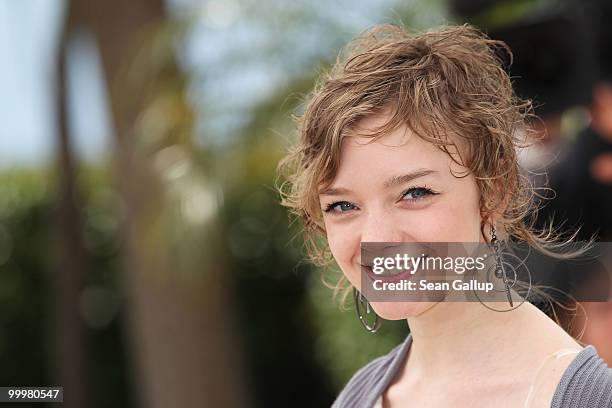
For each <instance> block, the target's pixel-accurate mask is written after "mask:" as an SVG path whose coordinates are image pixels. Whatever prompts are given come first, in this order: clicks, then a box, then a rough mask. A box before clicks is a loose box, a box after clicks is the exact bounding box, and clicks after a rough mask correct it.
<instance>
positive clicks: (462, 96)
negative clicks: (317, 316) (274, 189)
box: [278, 24, 554, 290]
mask: <svg viewBox="0 0 612 408" xmlns="http://www.w3.org/2000/svg"><path fill="white" fill-rule="evenodd" d="M504 58H507V59H506V61H507V62H509V63H511V61H512V53H511V52H510V50H509V48H508V47H507V46H506V45H505V44H504V43H503V42H501V41H495V40H492V39H490V38H488V37H487V36H486V35H485V34H483V33H482V32H481V31H479V30H478V29H477V28H475V27H472V26H470V25H467V24H466V25H462V26H450V27H443V28H440V29H437V30H434V31H429V32H424V33H411V32H409V31H407V30H405V29H403V28H401V27H398V26H394V25H381V26H376V27H374V28H372V29H370V30H369V31H367V32H365V33H364V34H363V35H362V36H360V37H358V38H357V39H355V40H354V41H353V42H351V43H350V44H349V45H348V46H347V47H346V49H345V50H344V51H343V52H341V53H340V55H339V57H338V59H337V61H336V63H335V65H334V67H333V69H332V70H331V71H330V72H329V73H327V74H326V75H324V76H323V77H322V78H321V79H320V81H319V83H318V84H317V86H316V87H315V89H314V90H313V92H312V93H311V94H310V95H309V97H308V98H307V101H306V105H305V111H304V113H303V115H301V116H298V117H296V122H297V125H298V129H299V138H298V141H297V143H296V144H295V145H294V146H292V147H291V148H290V150H289V152H288V154H287V155H286V157H284V158H283V160H281V162H280V163H279V167H278V171H279V175H280V176H281V177H283V178H284V180H283V182H282V184H280V185H279V187H278V189H279V192H280V194H281V204H282V205H283V206H285V207H287V208H289V209H290V211H291V213H292V214H293V215H295V216H297V218H298V219H300V220H301V221H302V223H303V226H304V230H303V232H304V239H305V244H306V251H307V256H308V258H309V259H310V261H312V262H313V263H314V264H315V265H318V266H327V265H329V264H330V262H331V261H333V257H332V256H331V253H330V251H329V247H328V244H327V240H326V234H325V227H324V223H323V214H322V211H321V208H320V204H319V197H318V194H319V191H320V190H321V189H323V188H326V187H327V186H329V185H330V184H331V182H332V181H333V179H334V177H335V174H336V172H337V169H338V166H339V160H340V148H341V145H342V140H343V139H344V137H346V136H347V135H348V134H350V133H353V134H354V133H355V132H356V131H357V129H356V125H357V123H358V122H359V121H360V120H361V119H363V118H364V117H367V116H370V115H374V114H377V113H381V112H382V111H383V110H384V111H385V112H390V114H389V115H390V116H389V117H390V119H389V120H388V121H387V122H386V123H385V124H384V125H383V126H381V127H380V128H377V129H376V130H374V131H372V132H369V133H368V134H360V135H361V136H364V137H371V138H372V139H374V140H375V139H377V138H380V137H382V136H383V135H385V134H388V133H389V132H390V131H392V130H393V129H396V128H397V127H399V126H402V125H406V126H407V127H408V128H409V129H410V130H411V131H412V132H414V133H415V134H416V135H418V136H419V137H421V138H422V139H424V140H426V141H429V142H431V143H433V144H435V145H436V146H438V147H439V148H440V149H442V150H443V151H444V152H445V153H447V154H449V156H450V157H451V158H452V159H453V160H454V161H455V162H456V163H458V164H460V165H462V166H464V167H465V169H466V172H465V174H462V175H456V177H465V176H466V175H467V174H470V173H471V174H473V175H474V176H475V179H476V182H477V185H478V187H479V190H480V213H481V217H482V223H481V234H482V235H483V237H485V241H488V239H487V238H486V236H485V227H486V225H487V223H488V222H489V221H490V220H491V218H492V217H493V216H494V215H495V224H496V226H497V227H498V228H500V229H501V230H502V232H503V233H505V234H506V236H507V237H509V238H516V239H518V240H522V241H526V242H527V243H528V244H530V245H531V246H533V247H535V248H537V249H541V250H543V251H544V252H548V250H547V248H550V247H551V245H553V246H554V240H553V235H554V234H553V232H552V230H551V229H549V230H548V231H536V230H535V229H534V227H533V222H534V220H535V217H532V215H533V213H534V210H535V209H536V208H535V204H534V203H535V200H534V189H533V188H532V187H531V185H530V183H529V181H528V179H527V178H526V177H525V176H524V175H523V174H521V171H520V168H519V164H518V158H517V148H520V147H525V146H526V141H527V140H528V134H529V132H530V127H529V126H528V125H527V121H528V119H529V118H530V117H533V114H532V106H531V101H529V100H524V99H520V98H518V97H517V96H516V95H515V94H514V91H513V89H512V83H511V80H510V77H509V76H508V74H507V73H506V71H505V70H504ZM450 136H454V137H453V138H451V137H450ZM457 142H459V144H460V145H461V146H462V149H459V148H458V146H457V144H456V143H457ZM464 146H465V148H463V147H464ZM344 282H345V280H344V279H341V281H340V282H338V284H337V286H336V289H337V290H340V289H341V286H342V285H343V283H344Z"/></svg>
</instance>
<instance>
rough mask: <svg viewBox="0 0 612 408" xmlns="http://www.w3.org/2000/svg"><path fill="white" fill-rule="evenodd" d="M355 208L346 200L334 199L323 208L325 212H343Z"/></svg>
mask: <svg viewBox="0 0 612 408" xmlns="http://www.w3.org/2000/svg"><path fill="white" fill-rule="evenodd" d="M355 208H356V207H355V206H354V205H353V204H351V203H349V202H348V201H336V202H335V203H331V204H329V205H328V206H327V207H326V208H325V212H331V213H345V212H348V211H350V210H353V209H355Z"/></svg>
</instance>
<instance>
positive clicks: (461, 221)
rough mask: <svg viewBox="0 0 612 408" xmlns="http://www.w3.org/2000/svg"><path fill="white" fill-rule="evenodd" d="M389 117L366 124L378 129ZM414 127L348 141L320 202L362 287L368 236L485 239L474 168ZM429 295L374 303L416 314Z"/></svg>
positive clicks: (393, 315)
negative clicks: (415, 131)
mask: <svg viewBox="0 0 612 408" xmlns="http://www.w3.org/2000/svg"><path fill="white" fill-rule="evenodd" d="M386 120H387V117H386V116H384V115H379V116H372V117H368V118H365V119H363V120H362V121H361V122H360V123H359V127H360V128H362V129H366V130H367V129H370V130H372V129H375V128H376V127H378V126H381V125H382V124H383V123H385V121H386ZM451 171H453V172H454V174H456V175H457V174H463V173H462V171H463V172H464V171H465V168H462V167H460V166H459V165H458V164H456V163H455V162H453V161H452V160H451V158H450V157H449V156H448V155H447V154H446V153H445V152H443V151H442V150H440V149H439V148H438V147H437V146H435V145H433V144H432V143H429V142H427V141H424V140H422V139H421V138H419V137H418V136H417V135H415V134H413V133H412V132H411V131H410V130H409V129H408V128H407V127H400V128H398V129H396V130H395V131H393V132H392V133H390V134H388V135H385V136H383V137H382V138H380V139H378V140H376V141H374V142H372V141H371V139H366V138H363V137H358V136H355V137H347V138H345V139H344V141H343V145H342V150H341V155H340V167H339V169H338V172H337V174H336V177H335V179H334V180H333V182H332V183H331V185H330V187H329V188H327V189H326V190H325V191H322V192H320V194H319V201H320V204H321V208H322V210H323V218H324V222H325V229H326V232H327V239H328V243H329V246H330V249H331V252H332V254H333V256H334V258H335V260H336V262H337V263H338V265H339V266H340V268H341V269H342V272H343V273H344V274H345V275H346V277H347V278H348V280H349V281H350V282H351V284H352V285H353V286H354V287H356V288H358V289H361V264H360V262H361V248H360V243H361V242H480V241H482V240H481V235H480V220H481V218H480V211H479V197H480V195H479V190H478V187H477V185H476V180H475V178H474V176H473V175H471V174H470V175H468V176H466V177H463V178H458V177H455V176H453V174H451ZM431 305H432V304H431V303H425V302H373V303H372V306H373V308H374V310H375V311H376V312H377V313H378V314H379V315H380V316H381V317H383V318H385V319H390V320H397V319H404V318H407V317H411V316H416V315H419V314H420V313H422V312H423V311H425V310H427V309H428V308H429V307H431Z"/></svg>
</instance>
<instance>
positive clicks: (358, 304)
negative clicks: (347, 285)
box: [353, 287, 380, 333]
mask: <svg viewBox="0 0 612 408" xmlns="http://www.w3.org/2000/svg"><path fill="white" fill-rule="evenodd" d="M353 300H354V301H355V310H356V311H357V317H359V321H360V322H361V324H362V325H363V327H365V329H366V330H367V331H369V332H370V333H376V332H377V331H378V329H379V328H380V319H379V318H378V315H377V314H376V312H375V311H374V309H372V307H371V306H370V303H369V302H368V300H367V299H366V298H365V297H363V295H362V294H361V292H359V291H358V290H357V288H355V287H354V288H353ZM363 309H365V313H364V310H363ZM370 314H373V315H374V321H373V322H372V323H368V321H367V317H368V315H370Z"/></svg>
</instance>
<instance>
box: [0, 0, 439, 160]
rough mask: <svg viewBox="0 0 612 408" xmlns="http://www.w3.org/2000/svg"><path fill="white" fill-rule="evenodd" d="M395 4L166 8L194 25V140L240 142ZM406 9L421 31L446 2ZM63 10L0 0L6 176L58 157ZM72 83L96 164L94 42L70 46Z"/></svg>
mask: <svg viewBox="0 0 612 408" xmlns="http://www.w3.org/2000/svg"><path fill="white" fill-rule="evenodd" d="M395 3H396V0H379V1H376V2H372V1H370V0H338V1H335V2H325V1H322V0H320V1H319V0H312V1H305V0H300V1H298V0H296V1H290V2H287V1H284V0H266V1H265V5H266V7H265V8H264V7H261V4H262V3H261V2H260V1H256V0H208V1H199V0H168V5H169V10H170V12H171V14H172V15H174V16H175V17H177V18H179V19H180V18H185V19H189V20H190V21H192V22H193V25H192V26H191V30H190V33H189V36H188V39H187V42H186V44H185V46H184V48H183V49H181V50H179V55H180V56H181V61H182V63H183V65H184V67H185V68H187V70H188V71H189V73H190V75H191V78H192V83H191V88H190V96H191V99H192V101H193V102H194V104H195V106H196V109H198V110H199V112H200V115H199V117H200V123H201V124H204V125H205V126H200V127H199V129H198V132H197V134H196V136H195V137H196V138H197V139H201V140H196V141H197V142H199V143H200V144H201V145H206V144H209V143H213V144H215V143H225V141H227V140H231V138H232V137H240V135H239V132H236V130H237V129H239V128H240V125H241V124H242V123H243V122H244V121H245V120H248V118H249V113H250V111H251V109H252V107H253V106H254V105H255V104H256V103H257V102H258V101H260V100H262V99H265V98H266V97H268V96H270V95H271V94H272V93H273V92H274V91H275V90H276V89H277V88H278V87H279V86H280V85H283V84H285V83H287V81H289V80H290V79H291V78H293V77H295V76H296V75H299V74H301V72H300V70H312V69H313V65H316V64H317V63H318V61H320V60H321V58H330V57H331V58H333V57H334V56H335V53H336V52H337V51H338V49H339V46H340V45H341V44H343V43H345V42H346V41H347V40H348V39H350V38H352V37H353V36H354V35H355V34H357V33H359V32H361V31H362V30H364V29H366V28H367V27H369V26H371V25H372V24H374V23H377V22H383V21H389V17H385V16H391V18H392V17H393V15H394V11H393V8H392V6H393V4H395ZM402 4H408V7H411V8H413V9H415V10H417V11H418V15H419V16H420V17H419V19H418V20H419V22H420V23H422V25H424V26H426V25H428V24H432V23H433V22H435V21H436V19H439V18H440V16H441V14H440V10H439V4H441V1H439V0H436V1H433V0H428V2H424V1H422V0H403V3H402ZM424 5H426V6H424ZM436 5H437V6H436ZM413 6H414V7H413ZM63 8H64V0H0V55H2V62H3V63H2V64H0V89H1V90H2V95H0V123H1V124H2V130H1V131H0V169H2V168H7V167H13V166H20V165H37V164H40V163H41V162H44V161H46V160H49V159H51V158H53V155H54V150H53V149H54V148H55V139H56V123H55V106H54V100H53V86H54V85H55V82H56V81H55V77H54V75H55V73H54V67H55V55H56V51H57V40H58V35H59V32H58V31H59V28H60V27H61V24H62V20H63ZM420 9H422V10H420ZM419 10H420V11H419ZM428 13H429V14H428ZM68 81H69V83H68V97H69V111H70V112H71V114H70V118H71V121H70V124H69V125H70V130H71V136H72V137H73V140H74V144H75V147H76V150H77V154H78V155H79V157H81V158H83V159H88V160H91V159H94V160H95V159H98V160H99V159H100V158H102V157H104V154H105V152H107V151H108V150H109V145H110V142H109V141H110V140H112V139H111V128H110V125H109V120H108V118H109V116H108V111H107V108H106V95H105V90H104V87H103V80H102V73H101V70H100V66H99V58H98V54H97V49H96V46H95V42H94V41H93V39H92V38H91V36H90V35H88V33H85V32H82V33H77V35H76V36H75V37H74V38H73V39H72V41H71V42H70V46H69V50H68ZM237 119H240V120H237Z"/></svg>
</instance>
